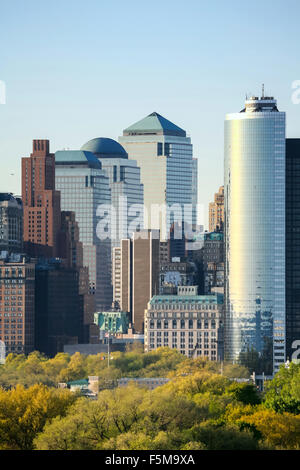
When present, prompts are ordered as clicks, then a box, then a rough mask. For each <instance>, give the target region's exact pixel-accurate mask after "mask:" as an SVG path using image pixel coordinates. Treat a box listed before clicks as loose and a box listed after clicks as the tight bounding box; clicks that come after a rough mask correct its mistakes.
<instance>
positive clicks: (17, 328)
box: [0, 253, 35, 354]
mask: <svg viewBox="0 0 300 470" xmlns="http://www.w3.org/2000/svg"><path fill="white" fill-rule="evenodd" d="M34 329H35V263H34V262H33V260H31V259H30V258H28V257H25V256H21V255H19V254H15V253H14V254H12V255H10V256H7V254H4V257H3V258H1V259H0V340H1V341H3V342H4V343H5V346H6V354H9V353H14V354H29V353H30V352H32V351H33V350H34Z"/></svg>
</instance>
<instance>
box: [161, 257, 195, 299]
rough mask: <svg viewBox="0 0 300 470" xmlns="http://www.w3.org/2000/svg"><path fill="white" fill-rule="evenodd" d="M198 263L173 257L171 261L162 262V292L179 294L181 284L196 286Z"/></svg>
mask: <svg viewBox="0 0 300 470" xmlns="http://www.w3.org/2000/svg"><path fill="white" fill-rule="evenodd" d="M195 277H196V265H195V264H194V263H191V262H180V261H179V260H178V258H173V259H172V261H171V262H167V263H161V264H160V282H159V284H160V285H159V293H160V294H177V288H178V287H179V286H194V285H195Z"/></svg>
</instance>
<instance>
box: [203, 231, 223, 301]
mask: <svg viewBox="0 0 300 470" xmlns="http://www.w3.org/2000/svg"><path fill="white" fill-rule="evenodd" d="M203 238H204V239H203V248H202V260H203V281H204V286H203V287H204V294H210V293H211V292H212V289H214V288H216V287H217V288H222V289H221V291H222V292H223V294H224V234H223V233H222V232H212V233H207V232H206V233H204V235H203Z"/></svg>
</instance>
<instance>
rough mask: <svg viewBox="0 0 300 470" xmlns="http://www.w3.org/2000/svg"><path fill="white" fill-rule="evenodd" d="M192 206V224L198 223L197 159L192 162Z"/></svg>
mask: <svg viewBox="0 0 300 470" xmlns="http://www.w3.org/2000/svg"><path fill="white" fill-rule="evenodd" d="M192 204H193V217H192V223H193V224H197V223H198V205H197V204H198V159H197V158H193V160H192Z"/></svg>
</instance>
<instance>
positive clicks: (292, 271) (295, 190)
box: [285, 139, 300, 360]
mask: <svg viewBox="0 0 300 470" xmlns="http://www.w3.org/2000/svg"><path fill="white" fill-rule="evenodd" d="M285 226H286V356H287V358H288V359H289V360H292V355H293V353H294V352H295V351H296V349H298V348H299V344H294V345H293V343H294V341H299V340H300V139H286V224H285Z"/></svg>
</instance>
